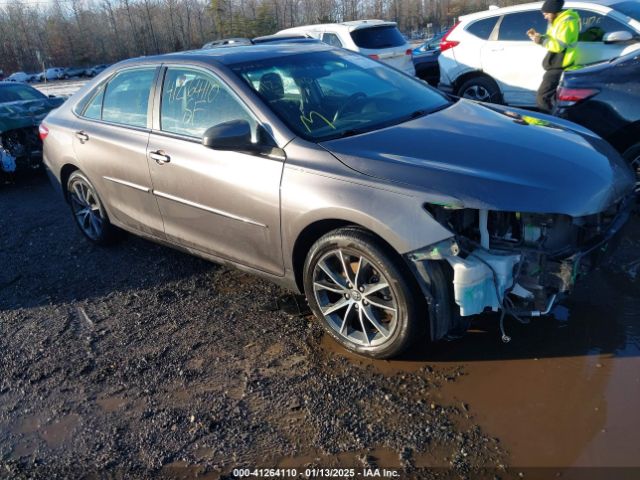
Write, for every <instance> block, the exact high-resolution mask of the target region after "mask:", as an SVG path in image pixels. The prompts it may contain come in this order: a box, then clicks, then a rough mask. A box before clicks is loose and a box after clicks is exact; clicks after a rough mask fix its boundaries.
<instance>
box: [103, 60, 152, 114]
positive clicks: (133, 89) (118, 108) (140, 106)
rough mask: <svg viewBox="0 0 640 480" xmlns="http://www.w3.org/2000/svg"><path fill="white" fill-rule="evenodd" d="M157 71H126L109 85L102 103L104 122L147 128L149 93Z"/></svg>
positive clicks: (147, 69) (117, 75)
mask: <svg viewBox="0 0 640 480" xmlns="http://www.w3.org/2000/svg"><path fill="white" fill-rule="evenodd" d="M155 73H156V69H155V67H154V68H139V69H135V70H125V71H124V72H120V73H118V74H116V76H115V77H113V79H112V80H110V81H109V83H108V84H107V87H106V90H105V93H104V101H103V103H102V120H104V121H107V122H114V123H120V124H122V125H130V126H133V127H146V126H147V115H148V109H149V93H150V92H151V87H152V85H153V80H154V77H155Z"/></svg>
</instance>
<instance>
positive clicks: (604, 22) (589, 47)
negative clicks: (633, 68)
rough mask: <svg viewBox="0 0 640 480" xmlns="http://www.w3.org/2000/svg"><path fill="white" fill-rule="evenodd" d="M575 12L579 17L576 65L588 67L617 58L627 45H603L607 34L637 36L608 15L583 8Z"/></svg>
mask: <svg viewBox="0 0 640 480" xmlns="http://www.w3.org/2000/svg"><path fill="white" fill-rule="evenodd" d="M575 11H576V13H577V14H578V15H579V16H580V36H579V37H578V40H579V41H578V53H577V58H576V64H577V65H588V64H590V63H596V62H600V61H603V60H609V59H611V58H616V57H619V56H620V54H622V52H623V51H624V50H625V49H626V48H628V47H629V44H628V43H612V44H605V43H604V42H603V41H602V40H603V37H604V35H606V34H607V33H611V32H630V33H631V34H632V35H634V36H635V35H637V33H636V32H635V31H634V30H633V29H631V28H630V27H629V26H627V25H625V24H623V23H622V22H619V21H618V20H616V19H615V18H612V17H611V16H609V15H602V14H601V13H598V12H594V11H592V10H586V9H583V8H577V9H576V10H575Z"/></svg>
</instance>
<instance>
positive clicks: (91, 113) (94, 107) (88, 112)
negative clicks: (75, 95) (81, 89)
mask: <svg viewBox="0 0 640 480" xmlns="http://www.w3.org/2000/svg"><path fill="white" fill-rule="evenodd" d="M104 87H105V86H104V85H102V86H101V87H100V88H99V89H98V92H97V93H96V94H95V96H94V97H93V98H92V99H91V101H90V102H89V104H88V105H87V108H86V109H85V110H84V113H83V116H85V117H87V118H93V119H95V120H100V119H101V118H102V99H103V98H104Z"/></svg>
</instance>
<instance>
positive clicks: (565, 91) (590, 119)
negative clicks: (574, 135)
mask: <svg viewBox="0 0 640 480" xmlns="http://www.w3.org/2000/svg"><path fill="white" fill-rule="evenodd" d="M554 114H555V115H558V116H559V117H561V118H566V119H567V120H571V121H572V122H576V123H579V124H581V125H583V126H585V127H587V128H588V129H590V130H592V131H594V132H596V133H597V134H598V135H600V136H601V137H602V138H604V139H605V140H607V141H608V142H609V143H610V144H611V145H613V146H614V147H615V148H616V150H618V151H619V152H620V153H621V154H622V156H623V157H624V158H625V160H627V162H629V164H631V165H632V168H634V169H635V170H636V173H637V178H638V179H639V180H640V51H637V52H633V53H630V54H627V55H624V56H622V57H619V58H616V59H614V60H611V61H608V62H603V63H598V64H595V65H592V66H589V67H586V68H582V69H580V70H572V71H567V72H565V73H564V74H563V76H562V79H561V80H560V85H559V87H558V93H557V102H556V107H555V110H554Z"/></svg>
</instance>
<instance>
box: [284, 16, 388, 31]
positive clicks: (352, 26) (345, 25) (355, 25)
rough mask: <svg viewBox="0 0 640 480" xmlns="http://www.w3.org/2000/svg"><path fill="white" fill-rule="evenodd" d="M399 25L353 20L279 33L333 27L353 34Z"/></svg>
mask: <svg viewBox="0 0 640 480" xmlns="http://www.w3.org/2000/svg"><path fill="white" fill-rule="evenodd" d="M397 25H398V24H397V23H396V22H390V21H387V20H377V19H370V20H353V21H350V22H340V23H318V24H313V25H301V26H299V27H293V28H287V29H285V30H281V31H280V32H278V33H287V32H294V31H305V30H312V29H317V28H327V27H331V28H336V27H338V28H342V29H344V30H347V31H349V32H352V31H354V30H360V29H362V28H369V27H383V26H392V27H395V26H397Z"/></svg>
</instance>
